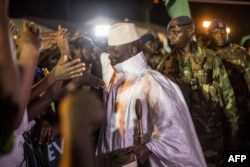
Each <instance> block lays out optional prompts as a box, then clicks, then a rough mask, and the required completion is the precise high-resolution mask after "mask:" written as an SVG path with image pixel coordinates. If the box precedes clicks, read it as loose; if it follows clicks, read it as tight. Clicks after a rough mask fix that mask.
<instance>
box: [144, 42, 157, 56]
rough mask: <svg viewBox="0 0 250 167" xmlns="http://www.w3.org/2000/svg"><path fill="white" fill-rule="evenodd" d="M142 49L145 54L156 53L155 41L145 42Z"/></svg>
mask: <svg viewBox="0 0 250 167" xmlns="http://www.w3.org/2000/svg"><path fill="white" fill-rule="evenodd" d="M142 49H143V51H144V52H146V53H147V54H153V53H155V52H156V43H155V41H152V40H150V41H147V42H145V43H144V44H143V45H142Z"/></svg>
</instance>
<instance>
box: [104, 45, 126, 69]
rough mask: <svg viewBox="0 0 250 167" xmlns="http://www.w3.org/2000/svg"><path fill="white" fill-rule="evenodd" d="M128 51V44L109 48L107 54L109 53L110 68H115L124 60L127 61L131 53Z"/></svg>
mask: <svg viewBox="0 0 250 167" xmlns="http://www.w3.org/2000/svg"><path fill="white" fill-rule="evenodd" d="M129 50H130V47H129V46H128V44H125V45H118V46H109V47H108V52H109V59H110V64H111V65H112V66H115V65H116V64H119V63H122V62H124V61H125V60H127V59H129V58H130V57H131V53H130V51H129Z"/></svg>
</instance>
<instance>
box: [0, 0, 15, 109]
mask: <svg viewBox="0 0 250 167" xmlns="http://www.w3.org/2000/svg"><path fill="white" fill-rule="evenodd" d="M7 9H8V0H3V1H1V2H0V13H1V14H0V37H1V40H0V50H1V53H0V54H1V55H0V86H1V95H0V96H1V98H6V97H9V98H10V99H11V101H12V102H13V103H15V104H19V87H18V85H19V77H18V72H17V71H18V69H17V56H16V54H15V51H14V43H13V40H12V38H11V35H10V32H9V22H10V21H9V17H8V14H7V13H8V12H7Z"/></svg>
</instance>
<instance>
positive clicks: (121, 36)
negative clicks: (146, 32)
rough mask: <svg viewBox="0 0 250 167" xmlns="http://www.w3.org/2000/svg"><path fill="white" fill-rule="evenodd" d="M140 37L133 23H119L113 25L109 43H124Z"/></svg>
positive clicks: (112, 44) (113, 44)
mask: <svg viewBox="0 0 250 167" xmlns="http://www.w3.org/2000/svg"><path fill="white" fill-rule="evenodd" d="M139 38H140V36H139V35H138V32H137V30H136V26H135V24H133V23H117V24H114V25H112V26H111V28H110V30H109V36H108V45H110V46H115V45H122V44H126V43H129V42H133V41H136V40H138V39H139Z"/></svg>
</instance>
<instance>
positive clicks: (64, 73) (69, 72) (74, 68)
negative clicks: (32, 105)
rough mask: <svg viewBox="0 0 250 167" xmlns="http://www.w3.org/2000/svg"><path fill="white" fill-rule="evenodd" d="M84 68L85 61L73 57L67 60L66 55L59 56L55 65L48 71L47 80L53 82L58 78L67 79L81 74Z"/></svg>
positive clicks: (58, 79)
mask: <svg viewBox="0 0 250 167" xmlns="http://www.w3.org/2000/svg"><path fill="white" fill-rule="evenodd" d="M85 70H86V67H85V63H82V62H81V61H80V59H74V60H72V61H68V56H67V55H64V56H61V58H60V59H59V61H58V63H57V64H56V66H55V67H54V68H53V69H52V71H51V72H50V75H49V77H50V79H49V82H52V83H53V82H55V81H60V80H68V79H72V78H75V77H79V76H82V75H83V72H84V71H85Z"/></svg>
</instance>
